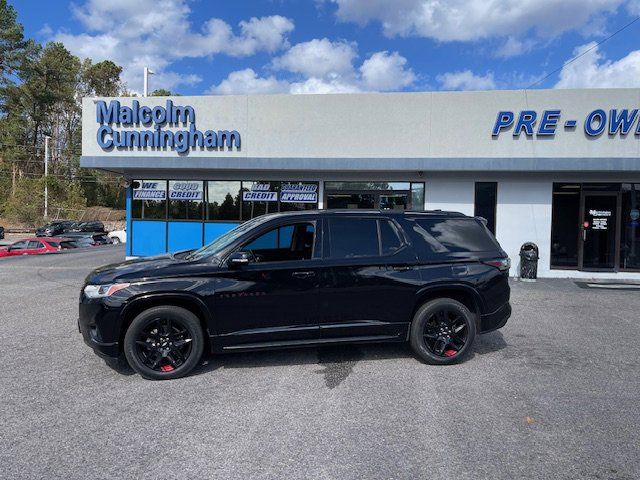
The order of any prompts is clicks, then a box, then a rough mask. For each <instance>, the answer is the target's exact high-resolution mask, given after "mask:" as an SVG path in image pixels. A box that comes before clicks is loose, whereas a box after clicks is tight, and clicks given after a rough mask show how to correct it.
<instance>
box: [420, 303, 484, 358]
mask: <svg viewBox="0 0 640 480" xmlns="http://www.w3.org/2000/svg"><path fill="white" fill-rule="evenodd" d="M476 331H477V326H476V317H475V315H474V314H473V313H471V311H469V309H468V308H467V307H466V306H464V305H463V304H462V303H460V302H458V301H456V300H453V299H452V298H438V299H436V300H431V301H430V302H427V303H425V304H424V305H423V306H422V307H420V308H419V309H418V311H417V312H416V314H415V316H414V317H413V321H412V322H411V334H410V337H409V343H410V344H411V348H412V349H413V351H414V352H415V353H416V354H417V355H418V356H419V357H420V358H421V359H422V360H424V361H425V362H426V363H428V364H430V365H450V364H453V363H459V362H461V361H463V360H464V359H465V358H466V357H467V356H468V355H469V353H470V352H471V349H472V347H473V343H474V341H475V338H476ZM443 344H444V346H443Z"/></svg>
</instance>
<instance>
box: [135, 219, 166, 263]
mask: <svg viewBox="0 0 640 480" xmlns="http://www.w3.org/2000/svg"><path fill="white" fill-rule="evenodd" d="M163 253H167V222H162V221H150V220H132V221H131V254H132V255H134V256H149V255H161V254H163Z"/></svg>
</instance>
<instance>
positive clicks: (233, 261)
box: [227, 252, 251, 268]
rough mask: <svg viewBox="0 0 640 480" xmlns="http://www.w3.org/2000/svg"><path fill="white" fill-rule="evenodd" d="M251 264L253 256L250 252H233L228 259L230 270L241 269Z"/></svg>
mask: <svg viewBox="0 0 640 480" xmlns="http://www.w3.org/2000/svg"><path fill="white" fill-rule="evenodd" d="M250 262H251V254H250V253H249V252H233V253H232V254H231V255H229V258H228V259H227V265H228V266H229V268H240V267H242V266H243V265H247V264H249V263H250Z"/></svg>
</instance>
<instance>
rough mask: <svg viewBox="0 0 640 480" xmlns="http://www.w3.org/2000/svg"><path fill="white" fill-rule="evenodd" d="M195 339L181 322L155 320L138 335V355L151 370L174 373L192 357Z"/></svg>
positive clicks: (166, 319) (164, 319) (165, 319)
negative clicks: (192, 346) (192, 344)
mask: <svg viewBox="0 0 640 480" xmlns="http://www.w3.org/2000/svg"><path fill="white" fill-rule="evenodd" d="M192 342H193V338H191V335H190V334H189V331H188V330H187V329H186V327H184V326H183V325H182V324H181V323H180V322H179V321H175V320H172V319H170V318H159V317H158V318H155V319H153V320H152V321H151V322H150V323H148V324H147V325H146V326H145V327H144V328H143V329H142V330H141V331H140V333H139V334H138V339H137V340H136V354H137V355H138V358H139V359H140V360H141V361H142V363H144V364H145V365H146V366H147V367H149V368H150V369H151V370H156V371H159V372H172V371H174V370H175V369H176V368H178V367H180V366H181V365H183V364H184V362H185V361H186V360H187V358H189V355H191V343H192Z"/></svg>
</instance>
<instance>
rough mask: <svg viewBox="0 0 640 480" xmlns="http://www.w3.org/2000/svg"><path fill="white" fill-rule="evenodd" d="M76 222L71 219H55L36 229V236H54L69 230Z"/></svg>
mask: <svg viewBox="0 0 640 480" xmlns="http://www.w3.org/2000/svg"><path fill="white" fill-rule="evenodd" d="M76 223H77V222H74V221H73V220H57V221H55V222H51V223H47V224H46V225H43V226H42V227H40V228H38V229H37V230H36V237H55V236H57V235H60V234H62V233H66V232H68V231H70V230H71V228H73V227H74V225H75V224H76Z"/></svg>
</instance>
